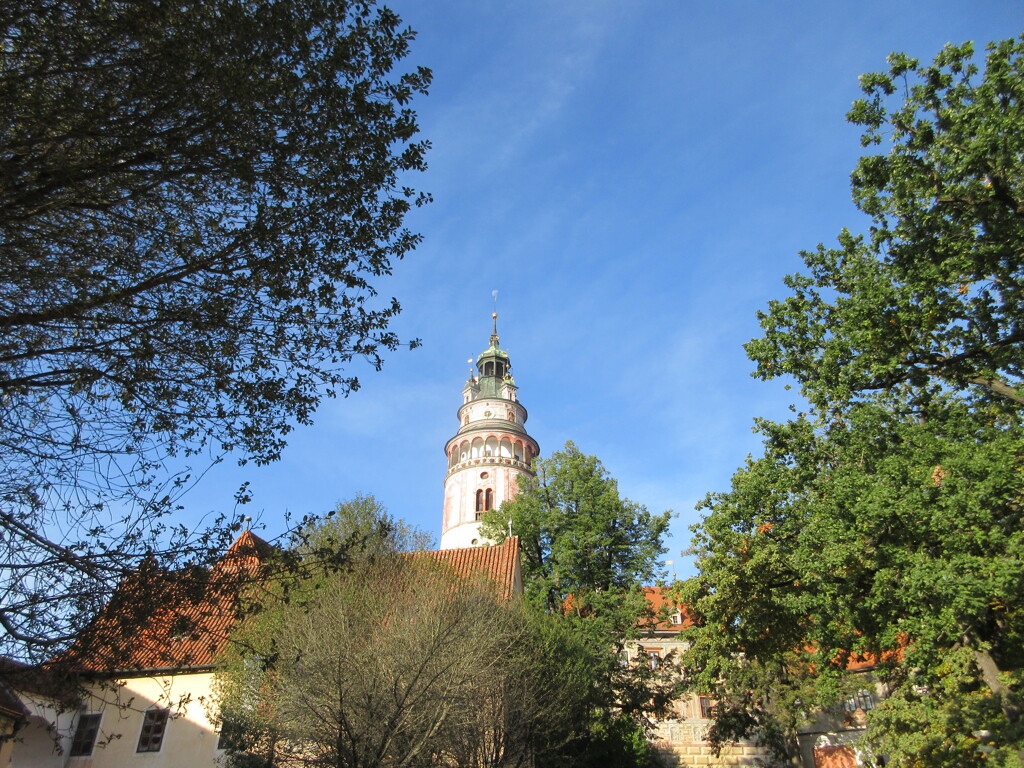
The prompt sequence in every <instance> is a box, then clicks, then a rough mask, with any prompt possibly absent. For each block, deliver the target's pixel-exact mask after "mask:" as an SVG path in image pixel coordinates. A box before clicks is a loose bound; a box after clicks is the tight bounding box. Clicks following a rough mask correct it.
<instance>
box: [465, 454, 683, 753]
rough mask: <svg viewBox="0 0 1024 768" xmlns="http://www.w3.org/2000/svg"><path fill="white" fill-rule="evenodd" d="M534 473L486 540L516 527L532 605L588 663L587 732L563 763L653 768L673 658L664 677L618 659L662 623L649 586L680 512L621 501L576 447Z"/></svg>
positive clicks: (595, 463) (492, 518)
mask: <svg viewBox="0 0 1024 768" xmlns="http://www.w3.org/2000/svg"><path fill="white" fill-rule="evenodd" d="M535 471H536V477H535V478H532V479H529V480H526V481H525V482H524V481H522V480H521V481H520V487H519V492H518V494H517V495H516V497H515V498H514V499H513V500H511V501H509V502H506V503H505V504H503V505H502V506H501V508H500V509H498V510H493V511H491V512H489V513H488V514H487V516H486V517H485V518H484V522H483V526H482V529H481V532H482V533H483V534H484V535H485V536H486V537H487V538H489V539H491V540H493V541H497V542H502V541H504V540H505V538H506V537H507V536H508V532H509V528H510V527H511V531H512V533H513V534H514V535H515V536H517V537H518V538H519V544H520V551H521V554H522V558H523V588H524V592H525V599H526V602H527V604H528V605H529V606H530V607H531V608H532V610H533V611H534V612H536V613H540V614H547V615H549V616H552V617H557V619H558V621H559V622H560V623H562V624H563V625H564V626H565V628H566V630H567V631H568V632H569V634H570V635H571V636H574V637H576V638H577V641H578V642H580V643H581V644H582V645H581V647H582V648H583V649H584V650H583V652H584V653H585V654H586V656H587V663H586V667H587V669H588V670H589V673H590V675H589V676H590V679H589V683H588V688H589V694H588V697H587V701H586V705H587V710H588V711H587V714H586V717H585V719H584V723H583V724H584V725H585V728H584V732H583V733H581V734H580V735H579V738H577V739H575V740H574V741H573V742H572V743H570V744H568V745H567V747H566V749H565V750H563V752H562V753H561V754H560V756H559V758H558V762H556V764H562V765H578V766H586V765H595V766H596V765H614V764H618V765H646V764H647V763H648V762H649V761H650V759H651V755H650V752H649V750H648V748H647V746H646V741H645V739H644V738H643V737H644V735H645V727H646V725H647V724H648V720H647V716H648V715H650V714H653V713H658V712H662V711H663V710H664V708H665V707H666V706H667V705H668V703H669V702H670V701H671V700H672V698H673V696H674V694H675V692H676V683H677V681H676V680H675V679H674V677H673V674H672V664H671V660H670V659H667V660H666V663H665V664H664V665H663V666H662V667H661V668H660V669H659V670H657V671H655V670H651V669H650V667H649V665H648V664H647V663H646V659H642V660H641V661H640V662H638V663H636V664H632V665H628V666H623V665H622V663H621V659H620V655H619V654H620V651H621V650H622V649H623V648H624V646H625V645H626V643H627V642H628V641H629V640H630V639H634V638H636V637H638V635H639V633H640V632H641V631H642V629H643V628H644V627H645V626H649V625H650V622H651V621H652V620H653V619H655V618H656V617H655V616H654V615H653V613H652V611H651V608H650V606H649V604H648V602H647V600H646V598H645V597H644V594H643V590H642V585H643V584H645V583H648V584H649V583H651V582H653V581H654V580H655V579H656V578H657V577H658V576H659V575H660V573H661V568H662V566H661V556H662V555H663V554H664V553H665V548H664V546H663V545H662V538H663V536H664V535H665V531H666V530H667V528H668V523H669V520H670V518H671V515H672V513H671V512H663V513H661V514H651V513H650V512H649V511H648V510H647V509H646V508H645V507H643V506H642V505H640V504H637V503H635V502H632V501H630V500H629V499H624V498H622V497H621V496H620V495H619V491H618V486H617V483H616V482H615V480H614V479H613V478H611V477H610V476H609V475H608V473H607V471H606V470H605V469H604V467H603V466H602V464H601V462H600V461H599V460H598V459H597V458H596V457H594V456H587V455H585V454H584V453H582V452H581V451H580V450H579V448H577V447H576V446H575V445H574V444H573V443H571V442H569V443H566V445H565V448H564V449H563V450H562V451H556V452H554V453H553V454H552V455H551V457H550V458H548V459H543V460H540V461H538V462H537V463H536V465H535ZM510 524H511V526H510Z"/></svg>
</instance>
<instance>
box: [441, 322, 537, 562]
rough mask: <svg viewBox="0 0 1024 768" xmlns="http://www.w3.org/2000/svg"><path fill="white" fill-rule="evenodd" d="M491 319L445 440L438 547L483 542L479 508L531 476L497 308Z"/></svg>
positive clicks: (532, 444)
mask: <svg viewBox="0 0 1024 768" xmlns="http://www.w3.org/2000/svg"><path fill="white" fill-rule="evenodd" d="M491 319H492V321H493V323H494V325H493V330H492V333H491V337H490V339H489V346H488V348H487V349H485V350H484V351H483V352H481V353H480V355H479V356H478V357H477V359H476V368H477V371H476V374H475V375H474V374H473V373H470V378H469V381H467V382H466V386H465V387H464V388H463V390H462V406H461V407H460V408H459V412H458V418H459V430H458V432H456V434H455V436H454V437H453V438H452V439H450V440H449V441H448V442H447V443H446V445H445V454H446V455H447V456H448V472H447V475H446V477H445V483H444V517H443V522H442V528H441V548H442V549H450V548H454V547H466V546H475V545H480V544H485V543H487V542H486V541H484V540H483V539H482V537H481V536H480V534H479V521H480V519H481V518H482V517H483V513H484V512H486V511H487V510H489V509H494V508H497V507H499V506H501V504H502V503H503V502H505V501H508V500H510V499H511V498H512V497H513V496H515V494H516V491H517V489H518V486H517V479H518V478H519V477H520V476H522V475H528V476H531V477H532V476H533V471H532V468H531V467H532V462H533V459H534V458H535V457H536V456H537V454H538V452H539V447H538V446H537V441H536V440H534V439H533V438H532V437H530V435H529V434H528V433H527V431H526V428H525V426H524V424H525V423H526V418H527V412H526V408H524V407H523V406H522V404H521V403H520V402H519V398H518V395H517V390H518V388H517V387H516V384H515V379H513V377H512V366H511V363H510V361H509V356H508V353H506V352H505V351H504V350H503V349H501V347H500V346H499V344H500V343H501V339H500V337H499V336H498V313H497V312H495V313H493V314H492V315H491Z"/></svg>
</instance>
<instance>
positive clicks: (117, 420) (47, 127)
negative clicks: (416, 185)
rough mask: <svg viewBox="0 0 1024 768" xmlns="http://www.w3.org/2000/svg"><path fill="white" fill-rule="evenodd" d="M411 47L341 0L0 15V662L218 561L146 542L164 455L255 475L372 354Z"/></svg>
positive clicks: (177, 533) (396, 219) (403, 151)
mask: <svg viewBox="0 0 1024 768" xmlns="http://www.w3.org/2000/svg"><path fill="white" fill-rule="evenodd" d="M412 37H413V33H412V32H411V31H409V30H407V29H403V28H402V26H401V23H400V20H399V19H398V18H397V17H396V16H395V15H394V14H393V13H392V12H391V11H389V10H387V9H385V8H381V9H376V8H375V7H374V4H373V2H363V1H361V0H351V2H349V1H347V0H302V1H301V2H298V1H296V0H249V1H247V2H244V3H235V2H229V1H227V0H209V1H207V2H186V1H185V0H171V1H170V2H156V1H155V0H146V1H144V2H136V1H135V0H132V1H131V2H129V1H127V0H111V1H110V2H102V3H97V2H91V1H90V0H74V1H72V2H58V1H57V0H25V1H24V2H10V3H3V4H2V5H0V103H2V104H3V105H4V109H3V112H2V115H0V157H2V158H3V162H2V163H0V418H2V423H3V428H2V430H0V497H2V498H3V500H4V505H3V510H2V511H0V531H2V535H0V542H2V543H0V559H2V561H3V563H4V566H5V567H4V569H3V575H2V577H0V594H2V595H3V597H2V599H0V626H2V627H3V629H4V631H3V632H0V654H2V655H5V656H13V657H16V658H21V659H28V660H33V659H34V660H39V659H42V658H46V657H48V656H50V655H52V654H53V653H54V652H55V650H57V649H59V648H60V647H61V646H63V645H66V644H67V643H68V642H69V641H70V640H71V639H73V637H74V636H75V635H76V633H77V632H78V631H79V630H80V629H81V627H82V624H83V623H84V622H86V621H88V619H89V618H90V617H91V616H92V615H94V614H95V613H96V611H97V610H98V609H99V608H100V607H101V606H102V604H103V603H104V602H105V601H106V599H107V598H108V597H109V595H110V592H111V590H112V589H113V588H114V587H115V586H116V584H117V583H118V582H119V581H120V580H121V579H122V578H124V577H125V576H127V575H129V574H130V573H131V572H132V570H133V569H135V568H136V567H137V566H138V565H139V561H140V558H143V557H146V558H155V559H156V560H158V561H161V563H162V564H165V565H167V566H168V567H177V566H180V565H181V563H182V561H183V560H184V559H187V558H188V557H189V556H193V557H194V559H196V560H202V559H203V558H204V557H205V556H207V555H211V554H215V553H217V552H220V551H222V549H223V546H224V545H225V544H226V543H227V542H226V540H223V539H221V540H213V541H211V540H207V539H203V538H199V537H195V536H193V532H191V531H188V530H186V529H184V528H182V527H181V526H170V525H169V524H167V527H164V524H163V523H164V519H165V515H166V514H168V513H169V512H170V511H172V510H173V509H174V504H175V502H176V500H177V496H178V495H180V493H181V492H182V490H183V489H184V488H185V487H187V486H188V484H189V483H190V482H191V479H190V478H189V476H188V474H187V471H188V470H183V469H182V467H183V466H184V465H185V464H187V463H189V461H191V459H188V458H187V457H197V456H202V455H203V454H208V455H207V457H206V458H205V459H204V460H203V463H204V464H206V463H208V462H209V461H210V458H211V457H213V458H214V460H216V457H219V456H221V455H223V454H225V453H227V452H231V451H235V452H237V453H238V454H239V455H241V456H243V457H246V458H248V459H251V460H255V461H258V462H264V461H271V460H274V459H276V458H277V457H278V456H279V454H280V452H281V450H282V448H283V447H284V444H285V441H284V436H285V435H286V434H287V433H288V431H289V430H290V429H291V428H293V427H294V425H295V424H296V423H299V424H306V423H309V422H310V420H311V418H312V414H313V412H314V411H315V409H316V407H317V405H318V404H319V402H320V401H321V399H322V398H323V397H324V396H325V395H326V396H335V395H345V394H347V393H349V392H351V391H353V390H354V389H355V388H356V387H357V386H358V382H357V381H356V379H355V377H354V376H353V375H352V372H351V371H350V370H349V367H350V366H349V364H350V362H351V361H353V360H358V359H359V358H363V359H366V360H368V361H369V362H370V363H371V364H373V365H376V366H379V365H380V363H381V354H382V353H383V352H384V351H385V350H390V349H394V348H395V347H396V346H397V345H398V339H397V338H396V337H395V336H394V334H392V333H390V332H389V331H388V330H387V326H388V322H389V320H390V319H391V318H392V317H393V316H394V315H395V313H396V312H397V311H398V304H397V302H395V301H393V300H392V301H391V302H390V303H388V302H385V303H383V304H381V303H379V302H376V301H374V300H373V296H374V294H375V291H374V288H373V285H372V282H373V281H374V280H375V278H378V277H380V276H381V275H384V274H387V273H389V272H390V270H391V268H392V264H393V263H394V260H396V259H399V258H401V257H402V256H403V255H404V254H406V253H407V252H408V251H409V250H410V249H411V248H413V247H414V246H415V244H416V243H417V241H418V238H417V236H415V235H413V234H411V233H409V232H408V231H406V230H405V229H404V228H403V226H402V221H403V218H404V215H405V214H406V212H407V211H408V210H409V208H410V206H411V205H412V204H415V203H416V202H421V201H422V200H423V198H420V197H419V196H417V194H416V193H415V192H414V191H413V190H412V189H409V188H406V187H402V186H400V184H399V178H400V177H402V181H403V182H405V179H406V176H407V173H408V172H411V171H417V170H422V169H423V168H424V167H425V166H424V159H423V156H424V151H425V144H423V143H417V142H414V141H413V137H414V136H415V134H416V132H417V126H416V119H415V114H414V113H413V112H412V111H411V110H410V109H409V106H408V104H409V102H410V99H411V98H413V97H414V96H415V95H416V94H418V93H422V92H424V91H425V89H426V87H427V85H428V83H429V79H430V73H429V71H427V70H424V69H418V70H414V71H412V72H410V73H408V74H393V73H392V70H393V69H394V67H395V65H396V63H397V62H398V61H399V60H400V59H402V58H403V57H405V56H406V54H407V53H408V51H409V44H410V41H411V39H412ZM168 457H171V459H170V460H169V461H168ZM195 460H199V459H195ZM168 465H169V466H168ZM240 495H241V496H243V497H244V493H242V494H240ZM219 529H220V530H221V531H224V530H226V526H219ZM228 536H230V532H228Z"/></svg>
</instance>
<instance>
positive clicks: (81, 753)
mask: <svg viewBox="0 0 1024 768" xmlns="http://www.w3.org/2000/svg"><path fill="white" fill-rule="evenodd" d="M101 717H103V715H102V714H100V713H99V712H96V713H91V714H87V713H85V712H83V713H82V714H80V715H79V716H78V726H77V727H76V728H75V737H74V738H73V739H72V740H71V749H70V750H69V751H68V754H69V755H71V757H89V756H90V755H91V754H92V751H93V749H94V748H95V747H96V737H97V736H98V735H99V732H100V718H101Z"/></svg>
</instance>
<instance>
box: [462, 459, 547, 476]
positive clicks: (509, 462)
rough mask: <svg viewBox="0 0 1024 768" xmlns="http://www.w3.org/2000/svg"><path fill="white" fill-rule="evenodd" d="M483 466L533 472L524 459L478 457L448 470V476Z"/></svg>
mask: <svg viewBox="0 0 1024 768" xmlns="http://www.w3.org/2000/svg"><path fill="white" fill-rule="evenodd" d="M482 466H490V467H493V466H499V467H514V468H515V469H521V470H523V471H524V472H530V471H532V469H531V467H530V464H529V462H527V461H524V460H523V459H517V458H514V457H512V456H477V457H476V458H472V459H466V460H465V461H460V462H459V463H458V464H453V465H452V466H451V467H449V468H448V474H449V475H450V474H452V473H453V472H457V471H459V470H460V469H466V468H467V467H482Z"/></svg>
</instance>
